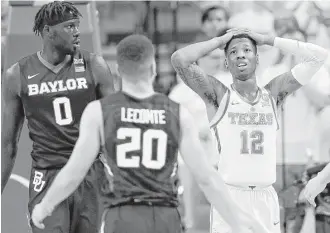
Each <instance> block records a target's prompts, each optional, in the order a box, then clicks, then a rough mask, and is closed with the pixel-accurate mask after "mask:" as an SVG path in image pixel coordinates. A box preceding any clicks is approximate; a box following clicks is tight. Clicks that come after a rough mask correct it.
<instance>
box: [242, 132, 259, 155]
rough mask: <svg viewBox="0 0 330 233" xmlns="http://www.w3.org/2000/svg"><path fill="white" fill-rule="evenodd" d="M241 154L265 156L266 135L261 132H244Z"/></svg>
mask: <svg viewBox="0 0 330 233" xmlns="http://www.w3.org/2000/svg"><path fill="white" fill-rule="evenodd" d="M241 140H242V144H241V154H263V153H264V147H263V145H262V143H263V142H264V134H263V132H262V131H260V130H253V131H251V132H249V131H248V130H243V131H242V132H241Z"/></svg>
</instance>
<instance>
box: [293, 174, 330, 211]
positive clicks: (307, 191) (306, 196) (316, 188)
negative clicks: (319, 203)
mask: <svg viewBox="0 0 330 233" xmlns="http://www.w3.org/2000/svg"><path fill="white" fill-rule="evenodd" d="M326 185H327V184H325V183H322V182H321V181H320V180H319V179H318V177H317V176H316V177H314V178H313V179H311V180H310V181H308V183H307V185H306V187H305V188H304V189H303V191H302V192H301V194H300V196H299V199H300V201H307V202H309V203H310V204H311V205H313V206H314V207H315V206H316V204H315V198H316V196H317V195H319V194H320V193H321V192H322V191H323V190H324V189H325V187H326Z"/></svg>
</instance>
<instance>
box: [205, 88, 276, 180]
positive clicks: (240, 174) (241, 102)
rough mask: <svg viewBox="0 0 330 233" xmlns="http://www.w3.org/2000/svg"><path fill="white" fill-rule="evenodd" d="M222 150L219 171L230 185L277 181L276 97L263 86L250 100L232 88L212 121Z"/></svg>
mask: <svg viewBox="0 0 330 233" xmlns="http://www.w3.org/2000/svg"><path fill="white" fill-rule="evenodd" d="M211 128H212V129H213V132H214V134H215V136H216V139H217V142H218V147H219V151H220V159H219V163H218V171H219V172H220V173H221V174H222V177H223V179H224V181H225V183H227V184H231V185H237V186H264V185H266V186H267V185H271V184H273V183H274V182H275V180H276V131H277V129H278V122H277V117H276V105H275V101H274V98H273V97H272V96H271V95H270V93H269V92H268V91H267V90H266V89H264V88H260V89H259V94H258V96H257V98H256V100H255V101H254V102H248V101H247V100H246V99H245V98H244V97H242V96H240V94H238V93H237V92H236V91H235V90H234V89H233V88H232V87H230V88H229V89H228V91H227V93H226V94H225V96H224V97H223V100H222V102H221V104H220V106H219V109H218V111H217V113H216V115H215V116H214V118H213V119H212V121H211Z"/></svg>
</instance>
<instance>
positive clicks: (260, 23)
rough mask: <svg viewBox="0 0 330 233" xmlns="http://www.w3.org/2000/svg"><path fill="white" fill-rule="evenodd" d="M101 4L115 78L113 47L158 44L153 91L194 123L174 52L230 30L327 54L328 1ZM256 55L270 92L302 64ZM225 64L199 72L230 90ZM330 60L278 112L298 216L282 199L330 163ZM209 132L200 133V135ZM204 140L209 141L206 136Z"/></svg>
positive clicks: (198, 105) (281, 173)
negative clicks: (131, 38)
mask: <svg viewBox="0 0 330 233" xmlns="http://www.w3.org/2000/svg"><path fill="white" fill-rule="evenodd" d="M44 2H45V1H40V2H39V3H38V4H43V3H44ZM1 4H2V5H1V10H2V13H1V35H2V38H1V39H2V40H1V42H2V43H1V46H2V51H3V48H4V47H3V46H6V45H5V44H6V31H7V25H8V23H7V22H6V19H7V17H8V10H7V9H8V8H7V3H6V1H2V2H1ZM96 4H97V9H98V19H99V25H100V38H101V42H102V51H101V53H102V55H103V56H104V58H105V59H106V60H107V62H108V63H109V66H110V67H111V69H112V71H113V72H116V71H115V56H116V54H115V46H116V44H117V43H118V42H119V41H120V40H121V39H122V38H124V37H125V36H126V35H129V34H131V33H143V34H145V35H147V36H148V37H149V38H151V39H152V40H153V42H154V44H155V47H156V53H157V54H156V56H157V65H158V66H157V67H158V68H157V78H156V81H155V89H156V90H157V91H159V92H162V93H164V94H166V95H169V96H170V97H171V98H173V99H174V100H176V101H178V102H180V103H182V104H184V105H186V107H187V108H188V109H189V110H190V111H191V112H192V113H194V116H195V117H196V123H198V122H199V121H198V119H200V118H201V117H206V114H205V106H204V103H203V102H202V101H201V100H200V99H199V98H198V96H196V95H195V93H193V92H192V91H191V90H190V89H189V88H188V87H187V86H185V84H183V83H182V82H180V79H179V78H178V77H177V76H176V74H175V72H174V70H173V68H172V66H171V63H170V57H171V54H172V53H173V52H174V51H175V50H176V49H177V48H180V47H182V46H185V45H186V44H189V43H194V42H198V41H203V40H208V39H211V38H213V37H216V36H221V35H223V34H224V33H226V30H227V29H229V28H232V27H244V28H249V29H252V30H254V31H257V32H259V33H265V34H273V35H277V36H280V37H285V38H290V39H297V40H300V41H306V42H312V43H315V44H317V45H321V46H322V47H324V48H328V49H330V1H205V2H197V1H196V2H191V1H179V2H177V1H132V2H131V1H100V2H96ZM31 30H32V24H31ZM258 51H259V57H260V59H259V60H260V64H259V67H258V70H257V76H258V83H259V85H265V84H267V83H268V82H269V81H270V80H271V79H272V78H274V77H276V76H277V75H279V74H281V73H284V72H286V71H289V70H290V69H291V68H292V67H293V66H294V65H295V64H297V63H298V62H299V57H293V56H291V55H288V54H284V53H282V52H281V51H279V50H277V49H275V48H272V47H268V46H263V47H260V48H258ZM2 56H3V53H2ZM224 59H225V55H224V52H223V51H222V50H220V49H218V50H215V51H213V52H212V53H211V54H209V55H207V56H205V57H204V58H202V59H200V60H199V61H198V64H199V65H200V66H201V67H202V68H203V69H204V70H205V71H206V72H207V73H208V74H210V75H213V76H214V77H216V78H217V79H219V80H220V81H221V82H223V83H224V84H225V85H230V84H231V82H232V78H231V75H230V73H229V72H228V71H227V70H226V68H225V66H224ZM2 60H3V59H2ZM329 60H330V59H329ZM329 60H328V62H327V64H326V65H325V66H324V67H322V68H321V70H320V71H319V72H318V73H317V74H316V75H315V77H313V80H312V82H311V83H310V84H309V85H306V86H304V87H303V88H301V89H299V90H298V91H297V92H296V93H294V94H293V95H292V96H290V97H288V98H287V100H286V101H285V104H284V105H283V107H282V108H281V109H279V117H280V120H281V129H280V130H279V131H278V181H277V183H276V184H275V188H276V189H277V191H279V192H280V194H279V195H280V198H282V206H284V208H287V209H290V208H291V207H292V208H293V209H296V208H295V207H296V206H295V205H294V204H293V203H295V202H294V201H295V198H296V196H295V195H293V194H292V195H291V197H289V196H290V195H289V194H288V195H287V196H284V197H282V196H281V195H282V193H288V192H287V190H288V187H291V184H294V182H295V180H298V179H300V176H301V175H302V173H303V171H304V170H306V169H307V168H308V167H310V166H313V165H315V163H322V162H329V160H330V62H329ZM118 85H120V83H119V82H118ZM207 127H208V126H203V125H201V126H200V128H201V129H203V128H207ZM200 137H201V140H208V139H207V138H205V136H204V135H203V130H201V133H200ZM289 192H290V191H289ZM293 192H296V191H293ZM286 203H291V204H290V205H289V204H286ZM329 203H330V201H329ZM329 205H330V204H329ZM295 213H296V212H295ZM292 216H296V215H295V214H292ZM286 218H290V214H286ZM293 218H294V217H292V219H293ZM292 232H293V231H292Z"/></svg>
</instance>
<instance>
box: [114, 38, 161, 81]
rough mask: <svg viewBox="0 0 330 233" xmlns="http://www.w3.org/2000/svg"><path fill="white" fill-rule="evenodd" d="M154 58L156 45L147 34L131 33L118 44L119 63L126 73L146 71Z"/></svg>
mask: <svg viewBox="0 0 330 233" xmlns="http://www.w3.org/2000/svg"><path fill="white" fill-rule="evenodd" d="M154 59H155V49H154V46H153V44H152V42H151V40H149V39H148V38H147V37H146V36H143V35H137V34H136V35H130V36H127V37H125V38H124V39H123V40H121V41H120V42H119V43H118V45H117V64H118V66H119V67H120V68H121V70H122V71H124V72H125V73H126V74H134V73H136V72H141V71H142V72H143V71H145V70H146V69H148V68H149V67H150V66H151V64H152V63H153V61H154Z"/></svg>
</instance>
